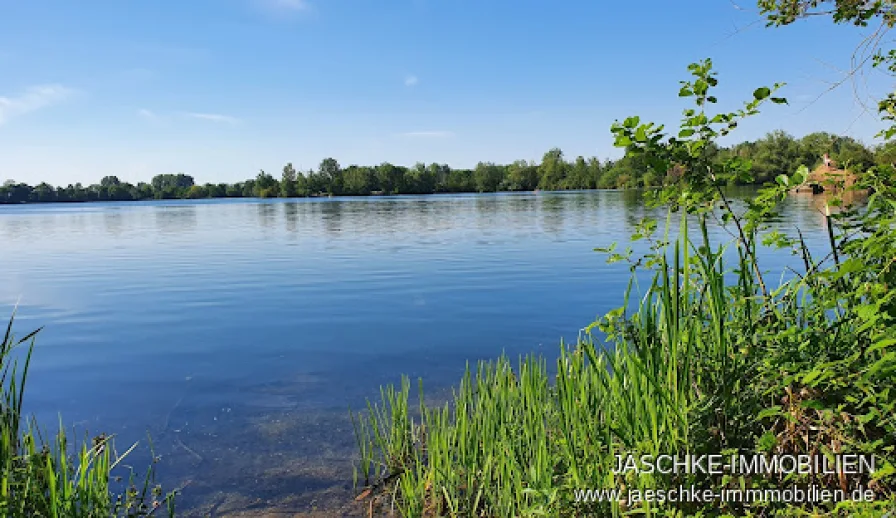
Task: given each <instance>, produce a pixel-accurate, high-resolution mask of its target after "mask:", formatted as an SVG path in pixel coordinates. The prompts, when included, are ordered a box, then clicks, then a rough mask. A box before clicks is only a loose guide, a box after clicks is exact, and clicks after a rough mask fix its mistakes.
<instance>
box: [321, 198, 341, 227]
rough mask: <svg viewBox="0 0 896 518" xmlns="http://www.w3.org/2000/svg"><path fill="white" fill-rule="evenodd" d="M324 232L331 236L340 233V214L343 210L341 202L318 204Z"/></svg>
mask: <svg viewBox="0 0 896 518" xmlns="http://www.w3.org/2000/svg"><path fill="white" fill-rule="evenodd" d="M317 205H319V206H320V214H321V219H322V221H323V224H324V230H325V231H327V232H328V233H331V234H338V233H340V232H342V213H343V211H344V210H345V207H344V205H345V202H343V201H325V202H321V203H318V204H317Z"/></svg>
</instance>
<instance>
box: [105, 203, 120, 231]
mask: <svg viewBox="0 0 896 518" xmlns="http://www.w3.org/2000/svg"><path fill="white" fill-rule="evenodd" d="M123 219H124V218H122V215H121V210H120V209H111V208H110V209H108V210H106V211H104V212H103V225H104V226H105V228H106V233H107V234H111V235H112V236H115V237H119V236H121V234H122V232H123V228H124V225H123V223H124V221H123Z"/></svg>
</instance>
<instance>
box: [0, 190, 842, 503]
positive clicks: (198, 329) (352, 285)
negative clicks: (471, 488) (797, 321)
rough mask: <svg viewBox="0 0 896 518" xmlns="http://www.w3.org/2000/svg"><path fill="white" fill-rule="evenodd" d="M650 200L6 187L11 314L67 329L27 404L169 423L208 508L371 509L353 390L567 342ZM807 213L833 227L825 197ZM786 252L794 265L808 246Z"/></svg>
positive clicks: (802, 219) (189, 489) (621, 272)
mask: <svg viewBox="0 0 896 518" xmlns="http://www.w3.org/2000/svg"><path fill="white" fill-rule="evenodd" d="M645 213H646V210H645V209H644V208H643V205H642V203H641V201H640V194H639V193H637V192H613V191H599V192H587V193H582V192H574V193H542V194H531V193H527V194H499V195H457V196H441V195H437V196H426V197H422V196H421V197H413V196H408V197H385V198H346V199H339V198H333V199H310V200H297V201H293V200H270V201H267V200H265V201H262V200H214V201H198V202H194V201H165V202H162V201H159V202H138V203H91V204H52V205H25V206H0V236H2V252H0V254H2V255H0V257H2V263H0V264H2V268H0V311H2V316H3V317H4V318H5V317H6V316H8V314H9V313H10V312H11V311H12V309H13V307H14V306H15V304H16V302H17V301H18V302H19V309H18V320H17V326H16V327H17V329H18V333H19V334H20V335H23V334H24V333H26V332H28V331H30V330H31V329H33V328H35V327H38V326H46V327H45V329H44V330H43V331H42V332H41V333H40V335H39V338H38V341H37V347H36V350H35V353H34V358H33V362H32V370H31V375H30V378H29V383H28V392H27V398H26V406H27V407H28V410H29V411H30V412H32V413H34V414H35V415H36V416H37V417H38V419H39V420H40V421H41V422H43V423H46V424H48V425H52V424H53V423H55V422H57V421H58V416H59V415H60V414H61V416H62V418H63V419H64V421H65V423H66V424H67V425H73V426H74V427H75V429H76V433H77V434H78V435H79V436H84V434H86V433H98V432H100V431H106V432H112V433H116V434H118V447H119V449H121V450H123V449H126V447H127V445H128V444H130V443H131V442H132V441H135V440H141V439H145V437H146V432H147V431H148V432H150V433H151V435H152V437H153V441H154V443H155V449H156V453H157V454H159V455H161V456H162V462H161V465H160V470H161V473H160V475H161V479H162V481H163V482H165V484H166V486H167V487H169V488H172V487H175V486H181V485H184V493H183V496H182V497H181V499H180V500H179V504H180V506H179V507H182V508H184V509H185V510H188V514H187V515H202V516H206V515H208V514H210V513H212V514H215V515H227V514H228V513H230V514H234V513H236V514H239V513H245V514H247V515H248V514H252V513H256V512H260V511H261V510H266V509H275V510H283V511H292V512H298V511H302V512H305V511H310V510H313V509H315V508H318V509H328V510H330V511H328V512H333V513H335V514H343V513H349V512H357V510H356V509H354V508H352V507H350V505H348V506H346V507H342V506H343V505H346V504H347V502H348V501H350V500H351V497H352V469H351V459H352V456H353V455H354V453H355V452H354V439H353V436H352V430H351V422H350V420H349V419H348V409H349V407H351V408H356V409H357V408H361V407H362V406H363V405H364V403H365V400H366V398H368V397H369V398H376V397H377V395H378V388H379V386H380V385H382V384H387V383H393V382H397V381H399V379H400V375H401V374H407V375H409V376H411V377H412V378H417V377H421V376H422V377H424V379H425V383H426V386H427V387H428V390H429V391H430V392H432V393H433V394H434V395H436V396H438V394H439V393H440V391H444V390H445V389H446V388H447V387H450V385H452V384H453V383H454V382H455V381H457V380H458V379H459V376H460V375H461V373H462V372H463V370H464V367H465V365H466V362H468V361H470V362H473V361H476V360H478V359H491V358H495V357H496V356H498V355H500V354H501V353H502V352H506V353H507V354H509V355H511V356H517V355H519V354H523V353H527V352H532V351H534V352H537V353H541V354H543V355H545V356H548V357H553V356H555V355H556V353H557V350H558V347H559V344H560V340H561V338H564V339H566V340H575V338H576V336H577V334H578V332H579V330H580V329H581V328H583V327H585V326H587V325H588V324H589V323H591V322H592V321H593V320H594V319H595V317H596V316H598V315H601V314H603V313H605V312H606V311H608V310H610V309H612V308H614V307H617V306H618V305H619V304H620V303H621V300H622V298H621V296H622V293H623V290H624V288H625V285H626V283H627V281H628V277H629V274H628V270H627V267H626V266H624V265H620V264H617V265H607V264H605V260H604V257H603V256H602V255H601V254H598V253H596V252H594V251H593V249H594V248H595V247H597V246H604V245H607V244H609V243H611V242H613V241H620V242H621V243H620V244H624V243H625V241H626V240H627V238H628V236H629V234H630V233H631V231H632V230H633V228H634V225H635V224H636V223H637V222H638V221H639V220H640V218H641V217H643V216H644V215H645ZM794 226H799V227H801V228H802V229H803V231H804V233H805V235H806V236H807V238H808V239H809V241H810V245H811V246H813V247H825V246H826V244H825V243H826V234H824V232H823V228H824V227H823V218H822V217H821V216H820V214H819V213H818V210H817V207H816V206H815V205H813V201H812V199H811V198H804V197H800V198H793V199H791V200H788V202H787V204H786V205H785V208H784V212H783V217H782V223H781V228H782V229H783V230H784V231H786V232H789V233H793V228H794ZM715 232H716V234H717V235H719V236H723V235H724V233H723V232H721V231H719V230H716V231H715ZM769 255H770V258H769V259H770V260H769V261H768V262H766V263H765V265H766V267H767V268H768V269H769V270H770V271H772V272H773V273H774V274H775V275H772V276H771V277H770V279H771V280H772V281H775V282H776V279H777V278H778V277H777V275H778V274H779V273H780V271H781V270H782V269H783V266H784V264H785V263H792V262H793V259H792V258H791V257H790V255H789V253H787V252H783V253H781V252H777V253H771V254H769ZM441 393H444V392H441ZM144 443H145V441H144ZM146 459H147V457H146V455H145V454H142V453H141V454H138V455H135V456H134V457H133V459H132V460H133V463H134V464H135V465H136V466H140V465H141V463H142V462H145V461H146Z"/></svg>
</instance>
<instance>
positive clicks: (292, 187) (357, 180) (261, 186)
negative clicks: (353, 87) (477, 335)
mask: <svg viewBox="0 0 896 518" xmlns="http://www.w3.org/2000/svg"><path fill="white" fill-rule="evenodd" d="M712 153H713V154H714V155H715V156H716V158H717V159H718V160H719V161H724V160H726V159H728V158H730V157H732V156H735V155H736V156H739V157H741V158H745V159H748V160H750V161H751V162H752V164H753V178H752V179H750V180H749V181H748V182H747V183H759V184H761V183H765V182H768V181H770V180H771V179H773V178H774V177H775V176H776V175H778V174H780V173H782V172H788V173H789V172H793V171H795V170H796V168H797V167H799V166H800V165H801V164H805V165H807V166H809V167H810V168H814V167H816V166H817V165H818V164H819V163H820V162H821V159H822V156H823V155H824V154H825V153H827V154H828V155H829V156H830V157H831V158H832V159H833V160H834V161H835V162H836V163H837V165H838V166H840V167H842V168H846V169H851V170H853V171H857V172H862V171H864V170H865V169H867V168H868V167H870V166H872V165H874V164H891V163H896V145H892V144H891V145H889V146H882V147H878V148H875V149H868V148H866V147H865V146H864V145H862V144H861V143H860V142H858V141H856V140H855V139H852V138H850V137H842V136H836V135H832V134H829V133H822V132H819V133H812V134H809V135H806V136H805V137H803V138H801V139H797V138H794V137H793V136H791V135H789V134H787V133H785V132H783V131H774V132H771V133H769V134H768V135H766V136H765V137H763V138H761V139H759V140H757V141H755V142H743V143H740V144H737V145H734V146H732V147H729V148H723V147H714V148H713V149H712ZM663 181H664V178H661V177H659V176H658V175H657V174H656V173H654V172H652V171H650V170H649V168H648V167H647V166H646V164H644V163H640V158H638V157H637V156H634V157H632V156H626V157H625V158H621V159H619V160H605V161H600V160H599V159H597V158H594V157H592V158H589V159H586V158H585V157H582V156H579V157H576V158H575V160H572V161H567V160H566V158H565V157H564V155H563V152H562V151H561V150H560V149H557V148H555V149H551V150H550V151H548V152H547V153H545V154H544V156H543V157H542V159H541V162H540V163H536V162H528V161H525V160H517V161H516V162H513V163H512V164H507V165H500V164H495V163H491V162H480V163H479V164H477V165H476V167H475V168H474V169H452V168H451V167H449V166H447V165H445V164H435V163H433V164H429V165H427V164H423V163H418V164H416V165H414V166H413V167H402V166H397V165H392V164H389V163H383V164H380V165H377V166H358V165H350V166H348V167H342V166H341V165H340V164H339V162H337V161H336V160H335V159H333V158H326V159H324V160H323V161H321V163H320V166H319V167H318V169H317V171H314V170H311V171H307V172H305V173H302V172H300V171H297V170H296V169H295V168H294V167H293V165H292V164H286V166H284V167H283V170H282V172H281V174H280V178H276V177H274V176H273V175H271V174H268V173H266V172H265V171H260V172H259V173H258V174H257V175H256V176H255V178H253V179H249V180H246V181H244V182H237V183H233V184H227V183H206V184H204V185H198V184H196V183H195V182H194V180H193V177H192V176H190V175H186V174H182V173H181V174H160V175H156V176H155V177H153V178H152V181H150V182H149V183H145V182H140V183H138V184H137V185H133V184H130V183H127V182H122V181H120V180H119V179H118V177H116V176H106V177H104V178H103V179H102V180H100V183H98V184H93V185H88V186H84V185H82V184H80V183H76V184H74V185H68V186H67V187H54V186H52V185H49V184H47V183H40V184H38V185H36V186H31V185H28V184H25V183H17V182H15V181H13V180H8V181H6V182H5V183H4V184H3V186H2V187H0V203H40V202H84V201H128V200H151V199H177V198H186V199H198V198H253V197H255V198H278V197H283V198H293V197H306V196H327V195H336V196H364V195H375V194H432V193H459V192H496V191H532V190H536V189H540V190H546V191H548V190H550V191H553V190H578V189H625V188H640V187H650V186H656V185H661V184H662V183H663Z"/></svg>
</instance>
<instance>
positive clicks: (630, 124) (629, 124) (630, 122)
mask: <svg viewBox="0 0 896 518" xmlns="http://www.w3.org/2000/svg"><path fill="white" fill-rule="evenodd" d="M640 122H641V117H638V116H637V115H635V116H634V117H629V118H627V119H625V122H624V123H623V125H624V126H625V127H626V128H635V127H636V126H637V125H638V124H639V123H640Z"/></svg>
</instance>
